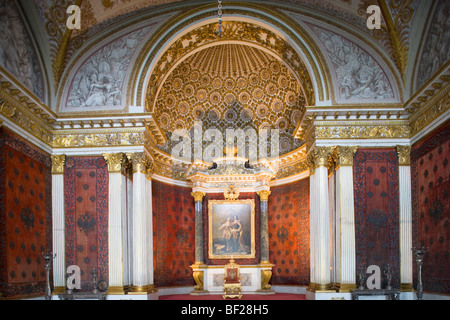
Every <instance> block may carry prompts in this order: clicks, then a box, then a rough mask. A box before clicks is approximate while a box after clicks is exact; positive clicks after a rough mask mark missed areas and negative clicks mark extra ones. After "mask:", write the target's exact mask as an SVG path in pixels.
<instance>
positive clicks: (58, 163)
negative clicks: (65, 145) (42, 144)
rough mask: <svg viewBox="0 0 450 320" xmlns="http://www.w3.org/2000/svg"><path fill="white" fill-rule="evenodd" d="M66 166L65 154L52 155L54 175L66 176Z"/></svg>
mask: <svg viewBox="0 0 450 320" xmlns="http://www.w3.org/2000/svg"><path fill="white" fill-rule="evenodd" d="M65 164H66V155H65V154H61V155H59V154H54V155H52V174H64V165H65Z"/></svg>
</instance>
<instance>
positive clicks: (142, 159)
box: [126, 152, 150, 174]
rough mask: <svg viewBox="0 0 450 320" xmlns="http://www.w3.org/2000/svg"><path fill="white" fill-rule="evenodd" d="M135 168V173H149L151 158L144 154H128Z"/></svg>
mask: <svg viewBox="0 0 450 320" xmlns="http://www.w3.org/2000/svg"><path fill="white" fill-rule="evenodd" d="M126 156H127V158H128V160H129V161H130V163H131V166H132V168H133V173H143V174H146V173H147V167H148V163H149V161H150V160H149V158H148V156H147V155H146V154H145V153H144V152H135V153H127V154H126Z"/></svg>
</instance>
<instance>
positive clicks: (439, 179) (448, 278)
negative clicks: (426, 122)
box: [411, 122, 450, 294]
mask: <svg viewBox="0 0 450 320" xmlns="http://www.w3.org/2000/svg"><path fill="white" fill-rule="evenodd" d="M449 158H450V122H447V124H446V125H444V126H443V127H442V128H440V129H438V130H437V131H436V132H434V133H432V134H431V135H430V136H428V137H427V138H425V139H424V140H423V141H420V142H419V143H416V144H415V145H414V146H413V149H412V152H411V181H412V202H413V208H412V209H413V211H412V214H413V243H414V245H416V246H417V245H418V246H423V247H428V248H429V252H428V253H427V254H426V256H425V258H424V264H423V270H422V280H423V286H424V291H429V292H438V293H446V294H448V293H449V292H450V267H449V266H450V257H449V251H450V236H449V235H450V232H449V224H450V221H449V220H450V201H449V191H450V164H449ZM414 271H415V272H414V275H415V276H416V275H417V266H416V264H414ZM414 283H417V279H415V281H414Z"/></svg>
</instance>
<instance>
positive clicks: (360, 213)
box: [353, 149, 400, 288]
mask: <svg viewBox="0 0 450 320" xmlns="http://www.w3.org/2000/svg"><path fill="white" fill-rule="evenodd" d="M353 174H354V195H355V228H356V230H355V231H356V268H357V270H359V269H364V270H366V269H367V267H369V266H370V265H377V266H379V267H380V268H381V270H382V272H383V269H384V267H385V266H386V265H387V264H390V265H391V267H392V269H391V270H392V272H393V278H392V283H391V284H392V286H393V287H399V286H400V283H399V276H400V251H399V241H400V232H399V176H398V156H397V152H396V151H395V149H360V150H358V152H357V153H356V155H355V161H354V168H353ZM383 281H385V280H383ZM384 286H385V283H382V287H383V288H384Z"/></svg>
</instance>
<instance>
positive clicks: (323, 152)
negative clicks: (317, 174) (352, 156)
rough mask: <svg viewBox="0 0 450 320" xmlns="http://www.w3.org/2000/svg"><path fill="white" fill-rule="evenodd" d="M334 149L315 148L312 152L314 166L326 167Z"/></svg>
mask: <svg viewBox="0 0 450 320" xmlns="http://www.w3.org/2000/svg"><path fill="white" fill-rule="evenodd" d="M333 148H334V147H315V148H314V149H313V150H312V152H313V156H314V166H315V168H318V167H328V163H329V160H330V156H331V154H332V152H333Z"/></svg>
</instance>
